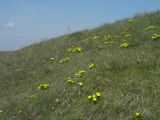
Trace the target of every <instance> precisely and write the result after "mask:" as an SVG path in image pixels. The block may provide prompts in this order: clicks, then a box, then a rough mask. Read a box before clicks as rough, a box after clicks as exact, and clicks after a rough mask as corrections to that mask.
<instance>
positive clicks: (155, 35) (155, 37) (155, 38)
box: [152, 34, 160, 40]
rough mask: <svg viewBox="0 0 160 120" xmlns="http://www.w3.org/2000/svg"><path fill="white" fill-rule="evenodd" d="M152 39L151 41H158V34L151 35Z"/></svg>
mask: <svg viewBox="0 0 160 120" xmlns="http://www.w3.org/2000/svg"><path fill="white" fill-rule="evenodd" d="M152 39H153V40H158V39H160V34H153V35H152Z"/></svg>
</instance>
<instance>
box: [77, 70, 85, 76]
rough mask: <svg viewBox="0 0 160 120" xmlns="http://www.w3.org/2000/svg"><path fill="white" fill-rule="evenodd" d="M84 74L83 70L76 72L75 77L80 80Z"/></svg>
mask: <svg viewBox="0 0 160 120" xmlns="http://www.w3.org/2000/svg"><path fill="white" fill-rule="evenodd" d="M84 73H85V71H84V70H80V71H78V72H77V73H76V74H75V76H76V77H78V78H80V77H82V76H83V74H84Z"/></svg>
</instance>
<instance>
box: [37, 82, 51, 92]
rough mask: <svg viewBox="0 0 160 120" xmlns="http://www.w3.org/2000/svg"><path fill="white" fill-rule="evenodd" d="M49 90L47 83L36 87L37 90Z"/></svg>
mask: <svg viewBox="0 0 160 120" xmlns="http://www.w3.org/2000/svg"><path fill="white" fill-rule="evenodd" d="M48 88H49V84H48V83H42V84H40V85H39V86H38V89H39V90H46V89H48Z"/></svg>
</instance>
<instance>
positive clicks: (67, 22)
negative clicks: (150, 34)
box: [0, 0, 160, 51]
mask: <svg viewBox="0 0 160 120" xmlns="http://www.w3.org/2000/svg"><path fill="white" fill-rule="evenodd" d="M156 10H160V0H0V50H1V51H2V50H16V49H19V48H21V47H23V46H26V45H29V44H32V43H36V42H39V41H41V40H43V39H47V38H52V37H55V36H59V35H62V34H65V33H68V31H70V32H73V31H77V30H82V29H85V28H93V27H96V26H99V25H100V24H103V23H110V22H114V21H116V20H119V19H123V18H126V17H130V16H133V15H135V14H136V13H141V12H150V11H156Z"/></svg>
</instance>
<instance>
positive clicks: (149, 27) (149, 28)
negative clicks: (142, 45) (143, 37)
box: [146, 25, 155, 31]
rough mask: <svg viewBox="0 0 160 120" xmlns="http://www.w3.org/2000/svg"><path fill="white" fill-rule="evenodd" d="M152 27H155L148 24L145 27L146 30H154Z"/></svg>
mask: <svg viewBox="0 0 160 120" xmlns="http://www.w3.org/2000/svg"><path fill="white" fill-rule="evenodd" d="M154 29H155V27H154V26H153V25H151V26H148V27H147V28H146V31H149V30H154Z"/></svg>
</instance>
